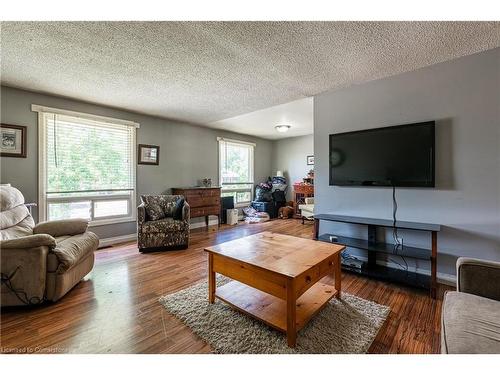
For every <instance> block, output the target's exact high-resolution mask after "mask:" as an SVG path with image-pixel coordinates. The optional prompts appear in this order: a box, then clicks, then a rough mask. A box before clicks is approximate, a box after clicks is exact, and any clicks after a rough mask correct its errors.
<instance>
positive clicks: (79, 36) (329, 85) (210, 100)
mask: <svg viewBox="0 0 500 375" xmlns="http://www.w3.org/2000/svg"><path fill="white" fill-rule="evenodd" d="M1 27H2V29H1V59H2V67H1V74H2V75H1V81H2V84H4V85H7V86H13V87H19V88H24V89H29V90H35V91H41V92H47V93H52V94H57V95H62V96H67V97H71V98H76V99H81V100H85V101H89V102H95V103H99V104H104V105H109V106H115V107H120V108H125V109H128V110H132V111H137V112H141V113H147V114H151V115H157V116H161V117H166V118H172V119H179V120H184V121H187V122H192V123H197V124H204V125H206V124H210V123H214V122H216V121H218V120H222V119H227V118H230V117H234V116H237V115H241V114H245V113H248V112H252V111H256V110H259V109H263V108H268V107H271V106H275V105H278V104H283V103H287V102H290V101H294V100H297V99H301V98H305V97H308V96H312V95H315V94H318V93H321V92H323V91H326V90H330V89H335V88H341V87H346V86H349V85H353V84H358V83H361V82H366V81H370V80H374V79H377V78H382V77H386V76H390V75H394V74H397V73H401V72H405V71H411V70H415V69H417V68H420V67H423V66H427V65H431V64H435V63H438V62H442V61H445V60H450V59H453V58H457V57H460V56H464V55H468V54H473V53H476V52H480V51H484V50H487V49H491V48H494V47H498V46H500V23H498V22H26V23H24V22H2V24H1ZM275 125H276V124H269V126H270V127H274V126H275ZM229 130H230V129H229ZM239 131H240V132H243V131H245V130H243V131H242V130H241V129H239ZM246 132H248V133H250V134H254V135H262V136H265V134H259V133H258V132H257V133H256V132H255V131H254V130H253V129H248V130H247V131H246Z"/></svg>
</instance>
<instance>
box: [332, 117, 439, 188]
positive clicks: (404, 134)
mask: <svg viewBox="0 0 500 375" xmlns="http://www.w3.org/2000/svg"><path fill="white" fill-rule="evenodd" d="M434 128H435V122H434V121H428V122H420V123H416V124H407V125H398V126H389V127H385V128H377V129H368V130H361V131H353V132H348V133H338V134H330V185H340V186H396V187H399V186H401V187H434V184H435V176H434V174H435V171H434V155H435V141H434Z"/></svg>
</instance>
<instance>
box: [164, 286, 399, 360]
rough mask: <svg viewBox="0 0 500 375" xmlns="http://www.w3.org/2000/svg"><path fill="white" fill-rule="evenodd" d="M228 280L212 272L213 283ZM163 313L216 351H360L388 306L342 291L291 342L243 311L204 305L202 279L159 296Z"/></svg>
mask: <svg viewBox="0 0 500 375" xmlns="http://www.w3.org/2000/svg"><path fill="white" fill-rule="evenodd" d="M228 281H229V280H228V279H227V278H225V277H221V276H218V278H217V284H218V285H223V284H225V283H227V282H228ZM160 303H161V304H162V305H163V306H164V307H165V309H167V311H168V312H170V313H171V314H173V315H174V316H176V317H177V318H179V319H180V320H181V321H183V322H184V323H185V324H186V325H187V326H188V327H190V328H191V329H192V330H193V331H194V332H195V333H196V334H197V335H198V336H200V337H201V338H202V339H203V340H205V341H206V342H207V343H209V344H210V346H211V347H212V348H213V350H214V352H216V353H221V354H222V353H223V354H239V353H249V354H250V353H253V354H279V353H286V354H292V353H324V354H328V353H342V354H350V353H353V354H354V353H357V354H359V353H366V351H367V350H368V348H369V347H370V345H371V343H372V342H373V340H374V339H375V336H376V335H377V332H378V331H379V329H380V327H382V324H383V323H384V321H385V320H386V319H387V316H388V315H389V311H390V309H389V307H387V306H382V305H379V304H377V303H375V302H371V301H367V300H365V299H362V298H359V297H355V296H353V295H350V294H347V293H343V294H342V298H341V300H338V299H336V298H333V299H332V300H330V302H329V303H328V304H327V305H326V306H325V307H324V308H323V310H322V311H321V312H320V313H318V315H316V316H315V317H314V318H312V319H311V321H309V323H308V324H307V325H306V326H305V327H304V328H303V329H302V330H300V331H299V333H298V335H297V346H296V348H294V349H291V348H289V347H288V346H287V342H286V335H285V334H283V333H281V332H279V331H276V330H274V329H272V328H270V327H268V326H267V325H265V324H264V323H261V322H259V321H257V320H256V319H253V318H251V317H249V316H247V315H244V314H242V313H240V312H238V311H236V310H234V309H233V308H231V307H230V306H228V305H227V304H225V303H224V302H222V301H219V300H217V298H216V302H215V303H214V304H212V305H210V304H209V303H208V285H207V282H203V283H199V284H196V285H194V286H192V287H190V288H187V289H184V290H181V291H179V292H177V293H174V294H169V295H166V296H163V297H161V298H160Z"/></svg>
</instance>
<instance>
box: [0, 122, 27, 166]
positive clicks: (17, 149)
mask: <svg viewBox="0 0 500 375" xmlns="http://www.w3.org/2000/svg"><path fill="white" fill-rule="evenodd" d="M26 129H27V128H26V126H20V125H9V124H0V155H1V156H10V157H14V158H25V157H26V132H27V130H26Z"/></svg>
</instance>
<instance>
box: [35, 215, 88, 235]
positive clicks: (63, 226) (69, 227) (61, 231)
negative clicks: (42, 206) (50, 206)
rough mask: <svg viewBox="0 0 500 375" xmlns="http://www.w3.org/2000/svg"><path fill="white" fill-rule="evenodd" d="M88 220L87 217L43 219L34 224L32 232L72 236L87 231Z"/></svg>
mask: <svg viewBox="0 0 500 375" xmlns="http://www.w3.org/2000/svg"><path fill="white" fill-rule="evenodd" d="M88 226H89V221H88V220H87V219H64V220H52V221H45V222H43V223H39V224H37V225H35V227H34V228H33V233H34V234H42V233H45V234H50V235H51V236H53V237H60V236H74V235H76V234H82V233H85V232H86V231H87V228H88Z"/></svg>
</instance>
